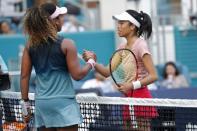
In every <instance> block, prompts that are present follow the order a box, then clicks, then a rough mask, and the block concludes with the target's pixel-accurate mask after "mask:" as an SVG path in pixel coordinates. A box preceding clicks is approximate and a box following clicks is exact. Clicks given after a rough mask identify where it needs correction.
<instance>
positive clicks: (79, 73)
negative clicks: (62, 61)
mask: <svg viewBox="0 0 197 131" xmlns="http://www.w3.org/2000/svg"><path fill="white" fill-rule="evenodd" d="M62 50H63V52H64V54H65V56H66V63H67V66H68V70H69V72H70V74H71V76H72V78H73V79H74V80H81V79H82V78H83V77H85V76H86V75H87V74H88V72H89V71H90V70H91V68H92V67H91V65H90V64H86V65H85V66H84V67H82V68H81V67H80V64H79V60H78V57H77V50H76V47H75V45H74V42H73V41H71V40H68V39H65V40H63V43H62Z"/></svg>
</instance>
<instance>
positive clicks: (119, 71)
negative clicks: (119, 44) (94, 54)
mask: <svg viewBox="0 0 197 131" xmlns="http://www.w3.org/2000/svg"><path fill="white" fill-rule="evenodd" d="M137 69H138V65H137V59H136V56H135V54H134V53H133V52H132V51H131V50H129V49H125V48H124V49H118V50H116V51H115V52H114V53H113V55H112V57H111V59H110V74H111V77H112V79H113V81H114V82H115V84H116V85H117V86H118V87H120V84H123V83H132V81H136V80H137V77H138V74H137ZM125 95H126V96H127V97H129V96H132V95H133V90H130V91H129V92H127V93H125ZM128 110H129V114H130V119H131V122H132V126H133V128H137V121H136V118H135V116H134V107H133V106H129V108H128Z"/></svg>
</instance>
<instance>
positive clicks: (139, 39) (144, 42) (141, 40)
mask: <svg viewBox="0 0 197 131" xmlns="http://www.w3.org/2000/svg"><path fill="white" fill-rule="evenodd" d="M136 46H140V47H148V44H147V42H146V40H144V39H142V38H138V41H137V44H136Z"/></svg>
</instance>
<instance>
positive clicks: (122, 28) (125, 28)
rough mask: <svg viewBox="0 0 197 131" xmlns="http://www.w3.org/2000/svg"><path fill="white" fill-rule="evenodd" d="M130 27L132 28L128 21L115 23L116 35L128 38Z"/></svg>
mask: <svg viewBox="0 0 197 131" xmlns="http://www.w3.org/2000/svg"><path fill="white" fill-rule="evenodd" d="M131 26H133V25H132V24H130V22H128V21H118V23H117V33H118V35H119V36H120V37H126V36H128V35H129V34H130V33H131V31H132V29H131Z"/></svg>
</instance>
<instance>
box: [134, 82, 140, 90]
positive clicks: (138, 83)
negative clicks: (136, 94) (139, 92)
mask: <svg viewBox="0 0 197 131" xmlns="http://www.w3.org/2000/svg"><path fill="white" fill-rule="evenodd" d="M132 83H133V89H134V90H136V89H139V88H141V86H142V85H141V83H140V81H134V82H132Z"/></svg>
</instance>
